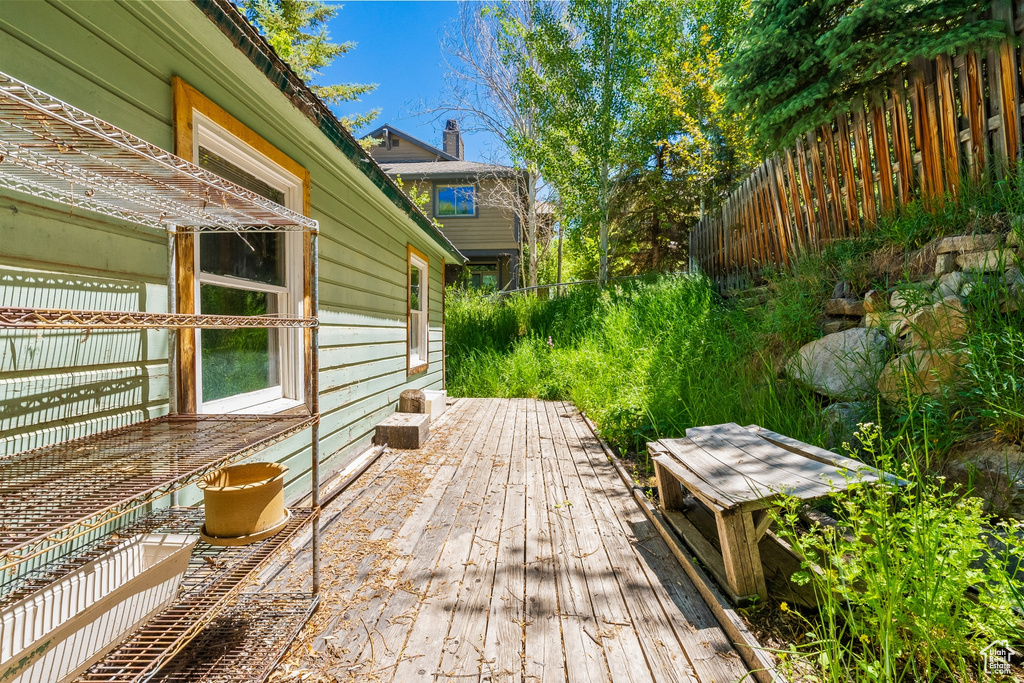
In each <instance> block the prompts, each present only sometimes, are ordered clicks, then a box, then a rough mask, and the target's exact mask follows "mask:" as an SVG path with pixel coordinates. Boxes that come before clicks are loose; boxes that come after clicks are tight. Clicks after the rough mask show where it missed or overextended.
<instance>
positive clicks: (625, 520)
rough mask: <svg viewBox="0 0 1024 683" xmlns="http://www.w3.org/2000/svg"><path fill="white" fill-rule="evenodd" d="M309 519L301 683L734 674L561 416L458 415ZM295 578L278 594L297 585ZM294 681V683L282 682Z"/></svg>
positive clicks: (726, 648)
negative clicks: (311, 582) (312, 560)
mask: <svg viewBox="0 0 1024 683" xmlns="http://www.w3.org/2000/svg"><path fill="white" fill-rule="evenodd" d="M431 432H432V435H431V438H430V441H429V442H428V443H427V445H426V446H425V447H424V448H422V449H420V450H419V451H391V450H389V451H387V452H385V454H384V455H383V456H381V458H380V459H379V460H378V461H377V462H376V463H374V464H373V465H372V466H371V467H370V469H368V470H367V471H366V472H365V473H364V474H363V475H362V476H361V477H360V479H359V480H358V481H357V482H356V483H355V484H354V485H353V486H351V487H350V488H349V489H348V490H346V491H345V492H343V493H342V494H341V495H340V496H338V497H337V498H336V499H335V500H334V501H332V502H331V504H330V505H329V506H327V508H326V509H325V510H324V518H323V521H322V523H323V528H324V530H325V531H324V539H323V548H324V568H323V589H322V599H323V604H322V606H321V608H320V609H319V611H318V612H317V614H316V615H314V617H313V619H312V621H311V622H310V624H309V625H308V626H307V627H306V628H305V629H304V631H303V633H302V634H301V635H300V637H299V640H298V641H297V643H296V645H295V646H294V647H293V648H292V649H291V651H290V652H289V654H288V656H287V657H286V659H285V661H284V662H283V663H282V665H281V667H280V668H279V671H278V674H277V675H279V676H280V677H281V678H282V679H285V680H287V679H288V678H290V676H292V675H299V676H301V675H303V674H307V673H308V674H311V675H310V677H309V678H308V679H303V680H310V681H318V680H341V681H345V680H359V681H397V682H401V683H405V682H407V681H411V682H417V681H422V682H424V683H434V682H435V681H469V680H479V681H491V682H495V683H496V682H499V681H501V682H505V681H508V682H520V681H529V682H544V683H547V682H562V681H580V682H588V683H589V682H591V681H594V682H597V681H631V682H640V681H699V682H700V683H712V682H714V683H727V682H732V681H737V680H739V679H740V678H742V677H743V676H744V674H745V673H746V668H745V667H744V666H743V663H742V662H741V660H740V658H739V656H738V655H737V654H736V652H735V650H734V649H733V647H732V645H731V644H730V643H729V642H728V639H727V638H726V636H725V634H724V633H723V632H722V630H721V629H720V628H719V626H718V623H717V622H716V621H715V618H714V616H713V615H712V613H711V611H710V609H709V608H708V607H707V605H706V604H705V603H704V602H703V600H702V599H701V597H700V595H699V594H698V592H697V590H696V589H695V588H694V586H693V584H692V583H691V582H690V580H689V578H688V577H687V575H686V574H685V573H684V572H683V570H682V568H681V567H680V566H679V564H678V562H677V561H676V560H675V558H674V557H673V556H672V554H671V552H670V551H669V548H668V547H667V546H666V545H665V543H664V541H663V540H662V538H661V536H659V535H658V533H657V531H656V530H655V529H654V527H653V526H652V525H651V524H650V523H649V522H648V521H647V518H646V517H645V516H644V514H643V512H642V511H641V509H640V508H639V507H638V506H637V504H636V502H635V501H634V500H633V499H632V497H631V496H630V493H629V491H628V489H627V488H626V486H625V484H624V483H623V482H622V480H621V479H620V478H619V477H618V475H617V474H616V472H615V470H614V469H613V467H612V465H611V464H610V463H609V462H608V459H607V457H606V456H605V454H604V453H603V451H602V450H601V447H600V444H599V443H598V442H597V440H596V439H595V438H594V436H593V434H592V433H591V432H590V430H589V428H588V427H587V424H586V423H585V422H584V421H583V419H582V418H581V416H580V415H579V413H578V411H577V410H576V409H575V408H574V407H573V406H572V405H571V404H564V403H554V402H541V401H534V400H529V399H521V400H520V399H513V400H501V399H462V400H459V401H458V402H457V403H456V404H455V405H454V406H452V407H451V408H449V410H448V412H447V413H446V414H445V415H444V416H443V417H442V418H441V419H440V420H438V421H437V422H436V423H435V424H434V425H432V427H431ZM307 571H308V570H307V569H305V568H304V567H303V566H302V564H301V562H297V563H294V564H292V565H290V566H289V567H288V569H287V570H286V572H285V573H282V574H281V575H279V576H278V578H277V579H275V581H274V583H275V584H276V585H275V586H274V587H275V589H277V590H280V589H282V588H286V587H288V586H291V587H292V588H297V587H298V586H299V585H301V584H302V583H303V582H305V581H308V574H307ZM295 680H298V678H296V679H295Z"/></svg>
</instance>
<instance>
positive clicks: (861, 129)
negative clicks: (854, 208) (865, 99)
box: [853, 104, 878, 225]
mask: <svg viewBox="0 0 1024 683" xmlns="http://www.w3.org/2000/svg"><path fill="white" fill-rule="evenodd" d="M853 141H854V148H855V149H856V151H857V172H858V175H860V183H861V187H860V191H861V194H860V196H861V207H862V208H863V211H864V221H865V222H866V223H867V224H868V225H874V224H875V223H876V222H877V221H878V213H877V211H876V210H875V174H874V172H873V171H872V170H871V150H870V147H869V145H868V124H867V121H866V119H865V118H864V105H862V104H861V105H858V106H857V108H856V109H854V111H853Z"/></svg>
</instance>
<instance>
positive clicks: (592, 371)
mask: <svg viewBox="0 0 1024 683" xmlns="http://www.w3.org/2000/svg"><path fill="white" fill-rule="evenodd" d="M448 297H449V298H448V301H447V341H448V353H449V364H448V373H449V376H448V382H449V384H448V386H449V389H450V391H451V392H452V393H453V394H456V395H463V396H502V397H537V398H544V399H568V400H571V401H573V402H574V403H575V404H576V405H577V406H579V407H580V408H581V409H582V410H584V411H585V412H587V413H588V414H589V415H590V416H591V417H592V418H593V419H594V420H595V422H596V423H597V424H598V426H599V427H600V429H601V431H602V434H603V435H604V436H605V437H606V438H607V439H608V440H609V441H610V442H611V443H612V444H613V445H614V446H616V447H617V448H618V449H619V450H620V451H626V452H644V451H645V448H644V444H645V442H647V441H650V440H652V439H657V438H662V437H672V436H679V435H682V434H683V433H685V431H686V428H687V427H691V426H696V425H705V424H718V423H723V422H737V423H740V424H744V425H746V424H752V423H755V424H760V425H762V426H764V427H767V428H769V429H773V430H778V431H781V432H783V433H786V434H790V435H792V436H794V437H795V438H798V439H802V440H804V441H808V442H810V443H815V444H823V443H824V439H825V430H824V428H823V425H822V420H821V417H820V407H819V406H818V405H817V401H818V399H817V398H815V397H814V396H813V395H812V394H809V393H807V392H804V391H801V390H798V389H796V388H793V387H789V386H788V385H786V384H784V383H783V384H780V383H778V382H776V381H775V368H774V366H773V356H772V353H771V351H770V350H766V349H765V347H764V344H765V339H766V334H770V331H769V332H767V333H766V331H765V328H764V324H763V322H764V319H763V316H760V315H757V314H755V313H752V312H749V311H743V310H738V309H734V308H730V307H726V306H724V305H723V304H722V303H721V301H720V300H719V298H718V297H717V295H716V294H715V293H714V290H713V286H712V284H711V283H710V282H709V281H708V280H707V279H706V278H704V277H701V276H660V277H655V278H651V279H649V280H644V281H634V282H630V283H627V284H621V285H615V286H612V287H609V288H607V289H605V290H604V291H600V290H598V289H597V288H595V287H585V286H581V287H577V288H573V289H572V290H571V291H570V292H569V293H568V294H567V295H566V296H564V297H560V298H557V299H553V300H550V301H541V300H538V299H536V298H533V297H514V298H508V299H505V300H504V301H500V302H499V301H496V300H494V299H492V298H491V297H487V296H483V295H480V294H477V293H474V292H470V291H457V290H450V291H449V293H448ZM818 303H820V302H818ZM808 305H810V303H808ZM815 305H817V304H816V303H815ZM792 308H793V309H794V310H795V309H798V308H800V305H799V304H796V305H794V306H793V307H792ZM794 317H795V318H799V317H800V316H799V315H797V314H795V313H794ZM804 322H806V321H804ZM796 326H797V327H798V328H801V331H802V332H803V333H804V334H809V333H811V332H812V331H811V329H810V328H809V327H808V326H806V325H804V324H803V323H801V324H798V325H796ZM792 333H793V331H792V330H788V331H787V334H792Z"/></svg>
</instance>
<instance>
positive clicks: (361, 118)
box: [241, 0, 380, 128]
mask: <svg viewBox="0 0 1024 683" xmlns="http://www.w3.org/2000/svg"><path fill="white" fill-rule="evenodd" d="M241 4H242V8H243V9H244V11H245V16H246V18H248V19H249V21H251V22H252V23H253V24H255V25H256V26H257V27H258V28H259V29H260V30H261V31H262V32H263V34H264V35H265V36H266V38H267V41H268V42H269V43H270V45H271V46H272V47H273V48H274V50H276V51H277V54H278V55H280V57H281V59H283V60H284V61H286V62H288V65H289V66H290V67H291V68H292V69H294V70H295V73H296V74H298V75H299V77H300V78H301V79H302V80H304V81H306V83H307V85H309V88H310V90H312V91H313V92H314V93H316V94H317V95H318V96H319V97H320V98H321V99H322V100H324V101H325V102H327V103H328V104H335V105H336V104H341V103H342V102H358V101H359V96H360V95H365V94H366V93H369V92H372V91H373V90H375V89H376V88H377V84H376V83H339V84H336V85H313V84H310V81H312V80H314V79H316V78H317V77H319V76H320V74H321V72H322V71H323V69H325V68H326V67H328V66H330V65H331V64H332V63H333V62H334V60H335V59H337V58H338V57H340V56H342V55H344V54H346V53H348V52H350V51H352V50H353V49H354V48H355V46H356V44H355V43H353V42H347V43H332V42H331V40H330V35H329V34H328V32H327V23H328V22H329V21H330V20H331V19H333V18H334V17H335V15H337V14H338V8H336V7H330V6H328V5H326V4H325V3H323V2H321V0H243V2H242V3H241ZM379 113H380V110H379V109H374V110H371V111H369V112H367V113H365V114H353V115H351V116H343V117H341V122H342V123H343V124H345V125H346V126H347V127H348V128H361V127H363V126H365V125H366V124H368V123H370V122H371V121H373V120H374V119H375V118H377V115H378V114H379Z"/></svg>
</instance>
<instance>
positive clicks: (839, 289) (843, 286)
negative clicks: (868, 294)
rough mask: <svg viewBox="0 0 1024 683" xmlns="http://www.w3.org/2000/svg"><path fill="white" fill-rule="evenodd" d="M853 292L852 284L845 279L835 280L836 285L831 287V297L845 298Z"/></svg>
mask: <svg viewBox="0 0 1024 683" xmlns="http://www.w3.org/2000/svg"><path fill="white" fill-rule="evenodd" d="M851 294H853V285H851V284H850V283H849V282H847V281H846V280H843V281H842V282H837V283H836V286H835V287H833V288H832V298H833V299H846V298H848V297H849V296H850V295H851Z"/></svg>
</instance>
